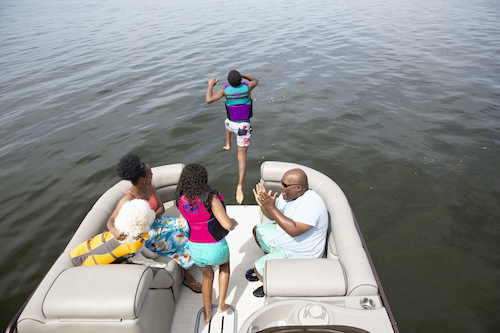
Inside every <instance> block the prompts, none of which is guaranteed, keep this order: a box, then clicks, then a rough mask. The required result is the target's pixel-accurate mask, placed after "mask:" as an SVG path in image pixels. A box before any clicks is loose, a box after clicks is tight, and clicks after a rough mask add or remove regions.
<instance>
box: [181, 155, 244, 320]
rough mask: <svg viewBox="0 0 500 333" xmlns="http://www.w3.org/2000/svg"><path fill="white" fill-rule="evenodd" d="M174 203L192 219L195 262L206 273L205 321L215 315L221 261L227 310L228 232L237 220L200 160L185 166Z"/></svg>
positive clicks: (220, 309) (222, 308)
mask: <svg viewBox="0 0 500 333" xmlns="http://www.w3.org/2000/svg"><path fill="white" fill-rule="evenodd" d="M175 203H176V205H177V207H178V208H179V210H180V211H181V214H182V216H183V217H184V218H185V219H186V220H187V221H188V222H189V226H190V227H191V235H190V237H189V250H190V252H191V256H192V257H193V260H194V262H195V263H196V266H198V267H199V268H200V270H201V272H202V273H203V287H202V292H203V305H204V314H205V322H206V323H208V322H209V321H210V319H211V318H212V286H213V282H214V270H213V268H212V266H216V265H219V305H218V307H217V311H218V312H225V311H228V310H229V309H230V308H231V307H230V305H228V304H226V293H227V287H228V285H229V273H230V269H229V247H228V246H227V243H226V238H225V236H226V235H227V233H228V232H229V230H233V229H234V227H235V226H236V225H237V224H238V223H237V222H236V220H234V219H232V218H229V216H227V213H226V207H225V205H224V198H223V197H222V195H221V194H220V193H219V192H218V191H217V190H216V189H214V188H212V187H211V186H210V185H208V174H207V169H205V167H204V166H202V165H199V164H189V165H186V167H185V168H184V170H182V174H181V177H180V179H179V183H178V185H177V191H176V193H175Z"/></svg>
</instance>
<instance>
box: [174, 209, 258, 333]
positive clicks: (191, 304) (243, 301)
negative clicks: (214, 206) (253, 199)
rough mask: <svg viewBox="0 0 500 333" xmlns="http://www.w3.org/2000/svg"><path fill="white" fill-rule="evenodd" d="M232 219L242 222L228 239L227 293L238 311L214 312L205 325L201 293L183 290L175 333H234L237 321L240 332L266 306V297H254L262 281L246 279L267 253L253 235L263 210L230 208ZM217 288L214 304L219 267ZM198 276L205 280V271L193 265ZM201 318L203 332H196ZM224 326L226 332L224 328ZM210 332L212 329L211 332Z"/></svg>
mask: <svg viewBox="0 0 500 333" xmlns="http://www.w3.org/2000/svg"><path fill="white" fill-rule="evenodd" d="M227 213H228V215H229V217H231V218H234V219H236V221H238V226H237V227H236V228H235V229H234V230H233V231H231V232H230V233H229V234H228V235H227V237H226V240H227V243H228V245H229V252H230V259H229V260H230V267H231V274H230V278H229V286H228V290H227V296H226V303H227V304H229V305H231V306H232V307H233V308H235V309H236V312H234V311H232V310H230V311H228V312H226V313H222V314H219V313H217V310H216V308H214V310H213V316H212V322H211V323H210V325H207V324H205V322H204V315H203V313H200V309H202V308H203V298H202V295H201V294H197V293H194V292H193V291H191V290H190V289H189V288H187V287H183V288H181V294H180V297H179V300H178V301H177V303H176V308H175V314H174V321H173V323H172V328H171V332H176V333H177V332H179V333H180V332H182V333H184V332H186V333H189V332H195V333H198V332H199V333H201V332H203V333H209V332H211V333H215V332H217V333H219V332H224V333H225V332H227V333H229V332H233V329H232V328H233V321H234V320H236V321H237V323H236V326H237V328H238V329H239V328H240V327H241V325H242V324H243V322H244V321H245V320H246V318H248V317H249V316H250V315H251V314H252V313H253V312H255V311H256V310H257V309H259V308H261V307H262V306H264V303H265V297H263V298H257V297H255V296H253V291H254V290H255V289H257V288H258V287H260V286H261V285H262V283H261V282H259V281H258V282H249V281H248V280H247V279H246V278H245V273H246V271H247V270H248V269H249V268H252V267H253V264H254V261H255V260H257V259H258V258H260V257H261V256H262V255H263V253H262V251H261V250H260V248H259V247H258V246H257V244H256V243H255V240H254V238H253V235H252V229H253V227H254V226H255V225H256V224H257V223H258V222H259V220H260V207H259V206H258V205H255V206H231V205H229V206H227ZM214 271H215V274H214V286H213V290H212V304H213V305H214V306H215V304H217V303H218V299H219V298H218V295H219V285H218V267H216V268H215V269H214ZM192 272H193V275H194V277H195V278H196V279H197V280H198V281H200V282H201V281H202V279H203V277H202V274H201V271H200V270H199V269H198V268H197V267H195V266H193V269H192ZM197 319H199V329H198V330H197V331H195V328H196V322H197ZM221 326H223V330H222V329H221ZM209 329H210V330H209Z"/></svg>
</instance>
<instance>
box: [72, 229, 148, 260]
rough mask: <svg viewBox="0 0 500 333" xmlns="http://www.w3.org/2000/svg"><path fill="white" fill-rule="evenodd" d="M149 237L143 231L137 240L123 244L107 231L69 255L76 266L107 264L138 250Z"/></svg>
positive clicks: (76, 248)
mask: <svg viewBox="0 0 500 333" xmlns="http://www.w3.org/2000/svg"><path fill="white" fill-rule="evenodd" d="M146 239H148V233H147V232H145V233H143V234H142V235H141V236H140V237H139V238H138V239H137V240H136V241H135V242H133V243H126V244H122V243H120V242H119V241H117V240H116V238H114V237H113V234H112V233H111V232H109V231H105V232H103V233H101V234H99V235H97V236H95V237H92V238H91V239H89V240H88V241H86V242H83V243H81V244H80V245H78V246H76V247H75V248H74V249H73V250H71V252H70V253H69V256H70V258H71V261H72V262H73V263H74V264H75V266H90V265H105V264H110V263H112V262H113V261H115V260H116V259H118V258H121V257H123V256H124V255H127V254H132V253H135V252H137V250H139V248H140V247H141V246H142V245H143V244H144V242H145V241H146Z"/></svg>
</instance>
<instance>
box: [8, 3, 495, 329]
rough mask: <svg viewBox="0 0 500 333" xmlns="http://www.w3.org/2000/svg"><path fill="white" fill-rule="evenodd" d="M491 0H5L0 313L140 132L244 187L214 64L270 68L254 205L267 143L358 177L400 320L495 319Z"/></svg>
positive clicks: (291, 157) (269, 150) (280, 155)
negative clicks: (212, 85)
mask: <svg viewBox="0 0 500 333" xmlns="http://www.w3.org/2000/svg"><path fill="white" fill-rule="evenodd" d="M498 22H500V3H499V2H498V1H497V0H476V1H469V0H438V1H429V0H422V1H417V2H415V1H408V0H402V1H401V0H398V1H396V0H387V1H386V0H364V1H363V0H362V1H355V2H354V1H345V0H340V1H314V2H312V3H311V2H305V1H294V0H289V1H280V0H277V1H264V0H257V1H250V2H245V3H232V2H228V1H220V0H212V1H208V0H199V1H189V0H188V1H167V0H163V1H160V0H156V1H130V0H122V1H117V0H110V1H94V0H86V1H83V0H82V1H77V0H70V1H66V0H64V1H63V0H51V1H43V0H31V1H29V0H2V1H1V2H0V91H1V93H0V110H1V112H0V132H1V139H0V140H1V145H0V184H1V191H0V199H1V200H0V212H1V213H0V218H1V220H0V223H1V230H2V232H1V234H0V239H1V249H2V251H1V252H2V257H1V259H0V281H1V283H0V297H1V298H0V309H1V311H0V317H1V324H2V327H6V326H7V323H8V321H9V320H10V318H11V317H12V316H13V315H14V313H15V312H16V311H17V309H18V308H19V307H20V306H21V304H22V303H23V302H24V300H25V299H26V297H27V296H28V295H29V294H30V293H31V291H32V290H33V288H35V287H36V285H37V284H38V282H39V281H40V280H41V279H42V277H43V276H44V274H45V273H46V272H47V270H48V269H49V267H50V266H51V264H52V263H53V261H54V260H55V258H56V257H57V256H58V255H59V254H60V252H61V251H62V250H63V248H64V246H65V244H66V243H67V242H68V240H69V239H70V237H71V235H72V234H73V232H74V231H75V229H76V228H77V226H78V225H79V223H80V221H81V219H82V218H83V216H84V215H85V214H86V212H87V211H88V210H89V209H90V207H91V206H92V204H93V203H94V201H95V200H96V199H97V198H98V197H99V196H100V195H101V194H102V193H103V192H104V191H105V190H106V189H107V188H109V187H111V186H112V185H113V184H115V183H116V182H117V181H118V177H117V176H116V173H115V166H116V163H117V161H118V159H119V158H120V157H121V156H122V155H123V154H124V153H126V152H127V151H130V150H133V151H135V152H136V153H137V154H139V155H140V156H141V157H142V158H143V160H145V161H146V162H148V163H149V164H151V165H152V166H156V165H162V164H168V163H176V162H183V163H190V162H198V163H202V164H204V165H205V166H206V167H207V168H208V170H209V176H210V182H211V183H212V185H213V186H215V187H217V188H218V189H219V190H220V191H221V192H222V193H223V194H224V196H225V197H226V198H228V199H229V200H228V201H229V202H230V203H231V204H234V203H235V199H234V189H235V186H236V182H237V162H236V151H235V150H233V151H232V152H225V151H223V150H222V149H221V148H222V146H223V145H224V127H223V119H224V110H223V105H222V102H219V103H214V104H211V105H207V104H205V93H206V86H207V80H208V79H209V78H211V77H220V78H221V83H220V85H222V84H223V83H225V82H226V76H227V73H228V72H229V70H231V69H233V68H234V69H238V70H240V71H241V72H242V73H243V74H251V75H254V76H256V77H258V78H259V80H260V82H259V85H258V87H257V88H256V89H255V90H254V93H253V97H254V99H255V108H254V118H252V126H253V128H254V131H253V133H252V145H251V147H250V148H249V151H248V170H247V178H246V190H245V191H246V192H245V195H246V199H245V201H244V203H245V204H252V203H253V202H252V200H251V199H252V198H251V187H252V185H253V184H255V183H256V182H257V181H258V179H259V167H260V164H261V163H262V162H263V161H265V160H284V161H292V162H299V163H302V164H305V165H307V166H310V167H312V168H315V169H318V170H319V171H321V172H324V173H326V174H327V175H329V176H330V177H331V178H333V179H334V180H335V181H336V182H337V183H338V184H339V185H340V186H341V187H342V188H343V190H344V191H345V193H346V195H347V197H348V198H349V200H350V202H351V205H352V207H353V209H354V212H355V214H356V217H357V219H358V221H359V223H360V225H361V229H362V231H363V234H364V236H365V239H366V241H367V244H368V247H369V250H370V252H371V255H372V257H373V259H374V262H375V265H376V267H377V271H378V273H379V275H380V278H381V280H382V284H383V286H384V289H385V291H386V293H387V296H388V298H389V302H390V305H391V307H392V310H393V313H394V315H395V317H396V319H397V321H398V325H399V328H400V330H401V331H402V332H429V331H430V332H469V331H474V332H496V331H500V320H499V319H498V313H499V312H500V302H499V299H500V291H499V288H498V285H499V283H500V250H499V249H500V248H499V246H498V244H499V243H500V180H499V177H500V171H499V166H500V25H499V24H498Z"/></svg>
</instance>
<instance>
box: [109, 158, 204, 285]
mask: <svg viewBox="0 0 500 333" xmlns="http://www.w3.org/2000/svg"><path fill="white" fill-rule="evenodd" d="M117 172H118V176H120V178H121V179H123V180H129V181H131V182H132V185H133V186H132V187H131V188H130V189H128V190H127V192H125V195H124V196H123V197H122V198H121V199H120V201H119V202H118V204H117V205H116V208H115V210H114V212H113V214H111V217H110V218H109V220H108V223H107V227H108V230H109V231H110V232H111V233H112V234H113V236H114V237H115V238H116V239H117V240H123V239H125V235H124V234H122V233H120V231H119V230H118V229H117V228H115V225H114V222H115V218H116V217H117V216H118V213H119V212H120V209H121V207H122V205H123V204H124V203H125V202H127V201H130V200H133V199H144V200H146V201H148V203H149V205H150V207H151V209H152V210H153V211H155V213H156V219H155V221H154V222H153V224H152V225H151V230H150V231H149V239H148V240H147V241H146V243H145V246H146V247H147V248H149V249H150V250H151V251H154V252H156V253H158V254H160V255H165V256H169V257H171V258H172V259H174V260H175V261H176V262H177V263H178V264H179V265H180V266H181V267H182V268H183V269H184V285H185V286H187V287H189V288H191V290H193V291H194V292H197V293H200V292H201V284H200V283H199V282H198V281H196V279H195V278H194V277H193V275H192V274H191V266H192V265H193V264H194V262H193V259H192V258H191V255H190V254H189V249H188V246H187V242H188V239H189V233H190V231H189V225H188V224H187V223H186V221H185V220H184V219H176V218H172V217H168V216H163V215H162V214H163V213H164V212H165V207H164V206H163V202H162V200H161V198H160V196H159V195H158V193H157V192H156V189H155V188H154V186H152V184H151V180H152V178H153V173H152V172H151V167H150V166H149V165H148V164H146V163H142V162H141V159H140V158H139V156H137V155H136V154H134V153H132V152H130V153H128V154H127V155H125V156H124V157H122V159H121V160H120V162H119V163H118V167H117Z"/></svg>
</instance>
